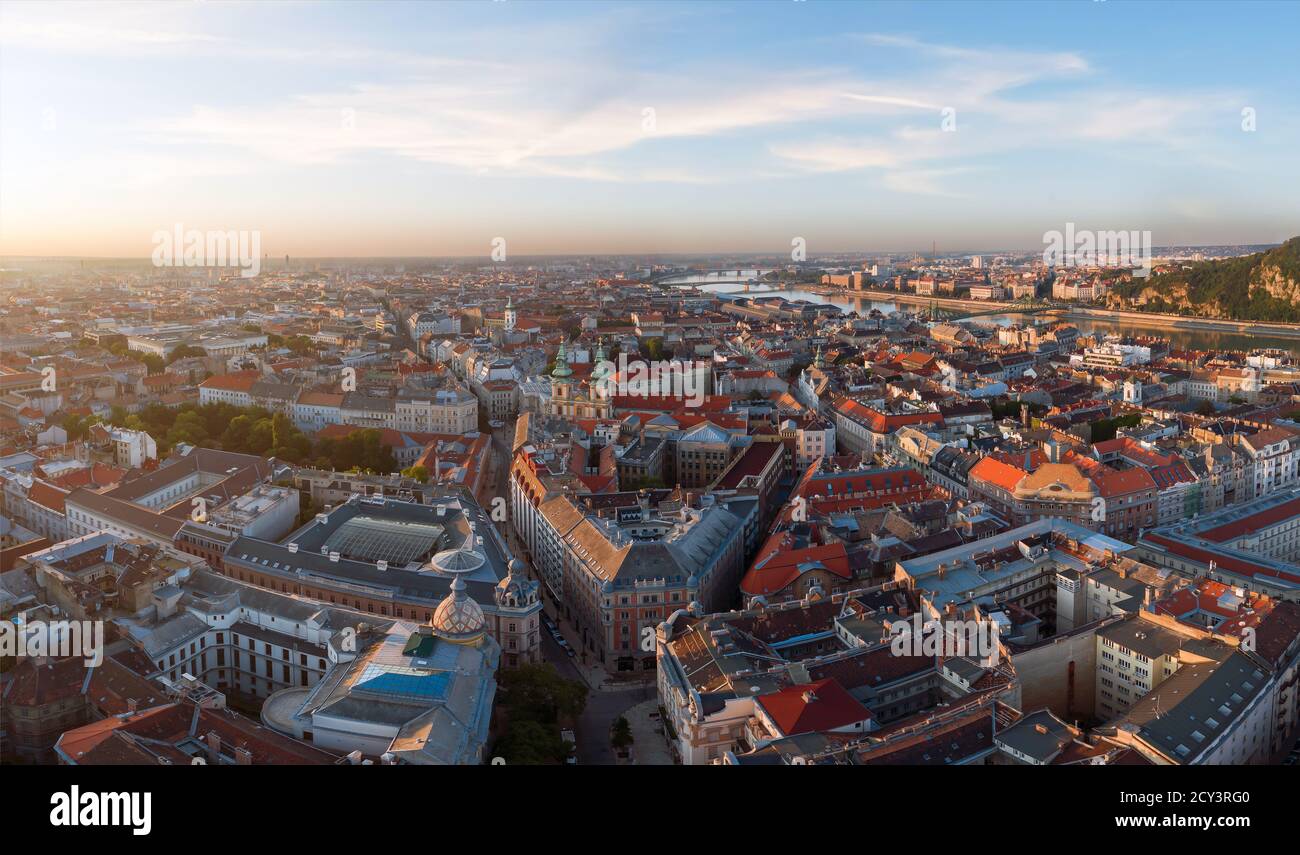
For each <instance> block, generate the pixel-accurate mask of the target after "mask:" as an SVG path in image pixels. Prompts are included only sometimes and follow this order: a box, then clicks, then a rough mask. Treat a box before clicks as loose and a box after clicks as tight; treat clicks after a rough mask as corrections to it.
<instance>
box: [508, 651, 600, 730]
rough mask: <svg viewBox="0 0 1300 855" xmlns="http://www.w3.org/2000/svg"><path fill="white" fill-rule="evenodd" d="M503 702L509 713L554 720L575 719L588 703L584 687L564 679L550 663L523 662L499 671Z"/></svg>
mask: <svg viewBox="0 0 1300 855" xmlns="http://www.w3.org/2000/svg"><path fill="white" fill-rule="evenodd" d="M498 678H499V679H500V681H501V693H502V699H503V702H504V703H505V704H506V706H507V707H508V708H509V709H510V712H511V716H512V717H514V716H516V715H521V716H523V717H525V718H529V719H532V720H535V721H541V722H546V723H553V722H556V721H558V720H559V719H560V717H564V718H576V717H577V716H579V715H581V713H582V711H583V709H585V708H586V706H587V691H588V690H587V687H586V686H584V685H583V684H582V683H579V682H577V681H575V680H566V679H564V678H563V677H561V676H560V675H559V672H557V671H556V670H555V667H554V666H552V665H550V664H549V663H536V664H530V665H523V666H521V667H519V668H513V669H511V670H509V671H502V672H500V674H498Z"/></svg>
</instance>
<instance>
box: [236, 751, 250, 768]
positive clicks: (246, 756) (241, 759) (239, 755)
mask: <svg viewBox="0 0 1300 855" xmlns="http://www.w3.org/2000/svg"><path fill="white" fill-rule="evenodd" d="M235 765H236V766H252V765H253V752H251V751H249V750H248V749H247V748H236V749H235Z"/></svg>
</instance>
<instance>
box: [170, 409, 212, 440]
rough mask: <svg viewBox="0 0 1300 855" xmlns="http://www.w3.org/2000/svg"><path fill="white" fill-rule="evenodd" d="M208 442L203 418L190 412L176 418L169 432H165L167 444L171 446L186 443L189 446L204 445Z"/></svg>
mask: <svg viewBox="0 0 1300 855" xmlns="http://www.w3.org/2000/svg"><path fill="white" fill-rule="evenodd" d="M207 441H208V429H207V426H206V425H205V424H204V423H203V417H202V416H200V415H199V414H198V413H197V412H195V411H193V410H190V411H187V412H183V413H181V414H180V415H178V416H177V417H176V421H175V422H173V423H172V427H171V430H169V431H167V442H168V443H169V444H171V445H176V444H178V443H182V442H187V443H189V444H190V445H204V444H206V443H207Z"/></svg>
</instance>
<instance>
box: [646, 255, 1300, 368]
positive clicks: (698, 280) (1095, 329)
mask: <svg viewBox="0 0 1300 855" xmlns="http://www.w3.org/2000/svg"><path fill="white" fill-rule="evenodd" d="M761 273H762V271H754V270H746V271H743V272H742V274H741V276H745V277H754V276H757V275H761ZM735 278H740V277H736V276H735V273H734V271H727V272H726V273H725V274H718V273H710V274H707V275H704V274H700V275H696V276H680V277H674V278H672V279H670V280H666V281H664V282H663V283H662V284H665V285H676V286H683V285H694V286H696V287H698V288H699V289H700V290H701V291H708V292H709V293H712V294H749V295H755V294H779V295H781V296H782V297H785V298H786V299H787V300H807V301H808V302H810V303H825V304H829V305H832V306H838V307H839V308H840V310H841V311H844V312H857V313H858V314H859V315H865V314H866V313H868V312H870V311H871V310H872V309H877V310H879V311H880V312H882V313H884V314H888V313H890V312H897V311H904V312H925V311H928V308H927V307H926V306H922V305H919V304H916V303H912V304H908V303H896V302H893V301H890V300H877V299H871V298H868V297H847V296H837V297H825V296H823V295H821V294H815V293H813V292H812V291H804V290H802V289H792V290H783V289H778V288H771V287H768V286H766V285H752V286H750V287H749V290H748V291H747V290H745V286H744V285H743V284H740V283H736V282H734V281H732V282H728V281H726V280H728V279H735ZM941 312H942V314H944V315H946V316H948V317H961V316H962V312H961V311H960V310H956V309H952V310H941ZM1034 318H1035V316H1033V315H985V316H983V317H980V318H976V319H974V320H972V321H969V322H968V323H973V324H989V325H997V326H1008V325H1010V324H1016V323H1018V324H1025V323H1034V322H1035V321H1034ZM1067 322H1068V323H1070V324H1072V325H1073V326H1075V327H1076V328H1078V330H1079V332H1080V333H1082V334H1084V335H1092V334H1095V333H1098V334H1102V335H1105V334H1111V333H1115V334H1119V335H1129V336H1133V335H1149V336H1159V337H1161V338H1166V339H1168V340H1169V342H1170V345H1171V346H1172V347H1173V348H1175V349H1186V350H1219V349H1222V350H1252V349H1255V348H1261V347H1269V348H1278V349H1280V350H1286V351H1290V352H1291V353H1293V354H1296V355H1300V341H1297V340H1296V339H1288V338H1277V337H1270V336H1255V335H1249V334H1247V333H1230V332H1217V331H1215V330H1178V329H1167V328H1161V327H1154V326H1152V327H1147V326H1143V325H1142V324H1139V323H1132V322H1123V321H1103V320H1091V319H1089V320H1083V319H1074V318H1071V319H1069V320H1068V321H1067Z"/></svg>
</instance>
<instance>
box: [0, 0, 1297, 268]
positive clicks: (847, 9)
mask: <svg viewBox="0 0 1300 855" xmlns="http://www.w3.org/2000/svg"><path fill="white" fill-rule="evenodd" d="M1237 8H1238V9H1239V8H1240V7H1239V6H1238V7H1237ZM65 9H66V7H65V6H59V7H53V8H50V7H47V6H37V5H29V4H20V3H7V4H5V5H4V6H3V7H2V10H0V18H2V22H3V27H2V28H0V31H2V32H3V35H2V36H0V45H3V48H4V50H3V52H0V105H3V107H2V108H0V152H3V153H0V186H3V187H4V188H5V190H4V192H3V193H0V255H6V256H71V257H103V258H148V257H149V255H150V251H151V249H152V238H153V235H154V233H155V232H156V231H158V230H163V229H171V228H172V227H173V225H174V224H175V223H183V224H184V225H185V227H186V228H194V229H199V230H203V231H208V230H221V231H226V230H255V231H258V232H260V234H261V248H262V250H263V252H264V253H265V254H266V255H268V256H270V257H271V258H280V257H283V256H284V255H289V256H291V257H296V258H303V257H312V258H327V257H328V258H345V257H352V258H378V257H405V258H427V257H470V258H472V257H475V256H482V257H484V258H486V257H488V256H489V253H490V251H491V248H492V241H493V240H494V239H495V238H497V237H504V238H505V239H506V241H507V244H508V246H509V255H510V256H511V257H518V256H524V255H536V256H554V255H573V254H584V255H592V254H601V255H604V254H617V255H646V254H664V255H688V254H697V253H706V252H716V253H736V254H740V253H744V254H750V253H772V254H779V253H782V252H786V253H788V252H789V247H790V244H791V241H792V239H794V238H796V237H799V238H803V239H804V240H805V241H806V244H807V252H808V254H809V256H816V255H820V254H826V253H833V252H851V251H886V250H888V249H892V250H894V251H898V250H905V249H907V248H909V247H910V248H917V249H924V248H928V247H930V246H931V244H932V243H933V242H936V241H937V243H938V244H939V247H940V249H941V250H944V249H946V250H947V251H960V250H963V249H965V250H979V249H987V248H998V247H1001V248H1005V249H1007V250H1017V249H1019V250H1024V251H1032V250H1034V249H1035V248H1039V249H1041V246H1042V244H1041V236H1042V234H1043V233H1044V232H1045V231H1046V230H1049V229H1059V228H1062V227H1063V226H1064V225H1065V224H1066V223H1078V224H1079V225H1080V227H1082V228H1094V229H1143V230H1150V231H1151V232H1152V235H1153V240H1154V243H1155V244H1156V245H1197V244H1268V243H1280V242H1282V241H1283V240H1285V239H1287V238H1288V237H1291V236H1292V235H1294V234H1295V233H1296V231H1297V230H1296V228H1295V226H1296V223H1295V218H1294V209H1295V206H1294V193H1295V189H1296V187H1297V185H1298V184H1300V181H1297V179H1300V167H1297V165H1296V163H1295V162H1294V158H1293V157H1291V158H1288V156H1287V155H1288V154H1289V153H1290V152H1289V150H1288V146H1287V143H1288V141H1289V140H1292V139H1294V137H1295V132H1296V130H1297V128H1296V119H1295V106H1296V104H1295V101H1296V96H1295V94H1294V93H1295V92H1296V91H1300V71H1298V69H1297V63H1296V61H1295V60H1294V58H1290V59H1288V58H1289V57H1290V54H1288V52H1287V51H1288V48H1289V34H1290V33H1292V32H1294V29H1295V26H1294V25H1295V23H1297V20H1298V17H1300V16H1298V15H1297V10H1296V7H1295V6H1293V5H1289V4H1260V5H1255V6H1252V7H1251V8H1250V9H1249V10H1248V12H1249V14H1239V13H1238V14H1234V15H1233V17H1232V18H1231V19H1228V18H1226V17H1224V15H1225V14H1226V13H1223V11H1222V10H1220V9H1218V8H1217V7H1207V6H1202V5H1196V4H1193V5H1190V6H1186V7H1178V9H1177V12H1176V14H1174V13H1173V12H1172V11H1171V9H1170V8H1169V7H1167V6H1162V5H1160V4H1117V3H1078V4H1061V5H1054V6H1045V7H1035V8H1034V14H1032V15H1031V14H1026V13H1025V10H1024V8H1023V7H1019V6H1017V5H1016V4H1008V5H980V6H978V7H973V6H963V5H960V4H940V3H934V4H921V5H916V6H896V5H886V6H848V5H846V4H821V3H815V2H810V3H802V2H800V3H788V4H786V3H773V4H762V5H752V4H750V5H744V4H694V5H684V4H654V5H637V4H603V5H594V4H572V5H565V4H545V5H542V4H536V5H534V4H522V3H510V2H505V3H478V4H447V5H441V4H440V5H415V4H411V5H394V6H390V7H388V8H387V9H385V10H384V11H383V14H374V12H373V9H374V7H373V5H371V4H364V5H352V4H331V5H330V6H329V7H328V12H326V10H325V8H324V7H313V6H312V5H308V6H293V7H285V6H278V5H243V4H176V5H154V4H94V5H90V6H82V7H79V8H77V9H76V10H75V13H74V14H68V13H67V12H66V11H65ZM1146 33H1158V34H1159V37H1158V38H1149V37H1143V34H1146ZM1126 34H1128V35H1130V36H1131V37H1127V36H1126ZM1247 111H1249V112H1247Z"/></svg>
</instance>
